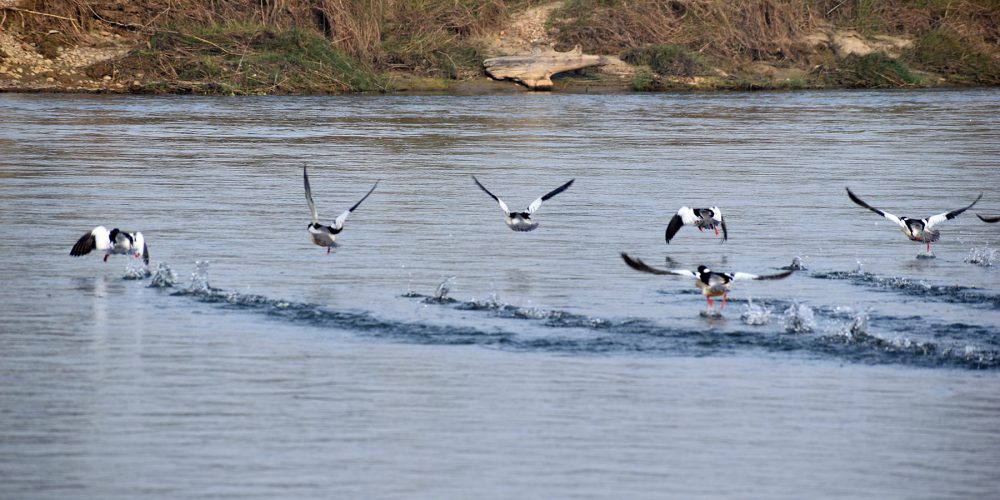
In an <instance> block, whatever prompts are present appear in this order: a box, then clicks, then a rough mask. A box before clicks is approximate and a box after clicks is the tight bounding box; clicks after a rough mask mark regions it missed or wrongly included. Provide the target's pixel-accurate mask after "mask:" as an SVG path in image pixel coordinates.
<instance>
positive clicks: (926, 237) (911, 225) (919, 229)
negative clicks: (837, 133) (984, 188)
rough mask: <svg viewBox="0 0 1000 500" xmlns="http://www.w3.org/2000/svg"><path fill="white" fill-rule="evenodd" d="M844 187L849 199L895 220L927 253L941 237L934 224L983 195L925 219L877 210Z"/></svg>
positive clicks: (958, 212) (966, 208)
mask: <svg viewBox="0 0 1000 500" xmlns="http://www.w3.org/2000/svg"><path fill="white" fill-rule="evenodd" d="M846 189H847V196H849V197H850V198H851V201H853V202H854V203H857V204H858V205H860V206H862V207H865V208H867V209H868V210H871V211H872V212H875V213H877V214H879V215H881V216H882V217H885V218H886V219H888V220H891V221H892V222H895V223H896V224H898V225H899V227H900V229H901V230H902V231H903V234H904V235H906V237H907V238H909V239H911V240H913V241H916V242H920V243H926V244H927V253H928V254H930V253H931V243H933V242H935V241H937V240H938V239H940V238H941V232H940V231H938V230H937V229H934V226H936V225H938V224H940V223H942V222H944V221H946V220H951V219H954V218H955V217H958V216H959V214H961V213H962V212H964V211H966V210H968V209H970V208H972V206H973V205H975V204H976V202H978V201H979V199H980V198H982V197H983V193H979V196H978V197H977V198H976V199H975V200H974V201H973V202H972V203H970V204H969V206H967V207H965V208H959V209H957V210H952V211H950V212H943V213H940V214H937V215H933V216H931V217H928V218H926V219H911V218H909V217H897V216H895V215H892V214H890V213H889V212H885V211H882V210H879V209H877V208H875V207H873V206H871V205H869V204H867V203H865V202H864V201H863V200H862V199H861V198H858V197H857V196H856V195H855V194H854V193H852V192H851V188H846ZM980 218H982V217H980ZM984 220H985V219H984Z"/></svg>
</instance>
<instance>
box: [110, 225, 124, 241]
mask: <svg viewBox="0 0 1000 500" xmlns="http://www.w3.org/2000/svg"><path fill="white" fill-rule="evenodd" d="M120 232H121V231H119V230H118V228H117V227H116V228H114V229H112V230H111V233H110V234H108V238H109V239H111V242H112V243H113V242H114V241H115V239H117V238H118V233H120Z"/></svg>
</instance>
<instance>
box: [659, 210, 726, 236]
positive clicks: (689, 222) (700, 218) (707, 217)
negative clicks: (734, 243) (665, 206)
mask: <svg viewBox="0 0 1000 500" xmlns="http://www.w3.org/2000/svg"><path fill="white" fill-rule="evenodd" d="M684 226H696V227H697V228H698V230H699V231H704V230H705V229H712V230H714V231H715V235H716V236H718V235H719V228H720V227H721V228H722V241H723V242H724V241H726V240H727V239H729V233H728V232H727V231H726V219H724V218H723V217H722V210H719V207H712V208H688V207H681V208H680V210H678V211H677V213H676V214H674V216H673V217H672V218H671V219H670V224H668V225H667V232H666V239H667V244H669V243H670V240H672V239H673V238H674V235H676V234H677V231H680V229H681V228H682V227H684Z"/></svg>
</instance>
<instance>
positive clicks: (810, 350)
mask: <svg viewBox="0 0 1000 500" xmlns="http://www.w3.org/2000/svg"><path fill="white" fill-rule="evenodd" d="M207 272H208V263H207V262H199V263H198V266H197V269H196V270H195V271H194V272H193V273H192V275H191V280H190V283H189V284H188V286H187V287H186V288H181V289H177V287H176V286H173V285H170V286H172V288H170V291H169V293H170V295H171V296H175V297H183V298H187V299H192V300H196V301H199V302H202V303H208V304H213V305H217V306H219V307H223V308H232V309H237V310H241V311H249V312H255V313H259V314H265V315H267V316H269V317H274V318H277V319H280V320H283V321H288V322H291V323H296V324H304V325H309V326H314V327H319V328H335V329H339V330H343V331H348V332H351V333H353V334H356V335H361V336H370V337H373V338H377V339H388V340H393V341H401V342H413V343H422V344H434V345H456V344H462V345H468V344H472V345H481V346H485V347H494V348H502V349H506V350H514V351H546V352H558V353H573V354H579V355H608V354H639V355H662V356H713V355H733V354H738V353H744V352H748V351H750V352H765V353H766V352H770V353H788V352H797V353H800V354H802V355H805V356H810V357H830V356H832V357H835V358H837V359H842V360H846V361H849V362H861V363H898V364H907V365H915V366H925V367H938V366H946V367H961V368H974V369H997V368H1000V354H998V351H997V350H996V349H994V348H989V347H985V346H984V344H982V343H976V342H964V343H960V344H958V345H953V346H946V345H944V344H943V343H942V342H941V341H916V340H911V339H909V338H908V337H906V335H905V333H906V331H905V330H903V331H900V332H898V333H896V334H891V333H890V335H888V336H886V335H885V334H883V335H882V336H878V335H875V334H873V333H871V332H870V331H869V329H870V327H869V324H870V321H874V320H876V319H877V320H878V321H880V322H881V321H882V319H881V318H872V319H871V320H870V319H869V313H868V312H867V311H865V312H857V311H853V310H851V309H847V308H834V309H827V308H822V307H812V308H810V307H808V306H804V305H802V304H796V303H785V302H782V301H770V302H769V303H766V304H765V303H761V304H756V303H752V302H750V301H748V303H747V306H746V309H747V310H754V309H753V308H758V307H759V308H762V309H761V310H767V311H773V310H775V308H777V310H782V309H784V310H785V313H784V314H783V315H782V320H783V328H784V329H785V330H787V329H788V324H789V321H791V320H790V319H789V318H790V317H792V316H794V317H796V318H798V319H796V320H795V321H796V322H797V323H796V324H798V325H799V326H797V327H796V328H793V329H792V330H794V331H796V332H797V333H796V334H794V335H789V334H787V333H784V331H765V330H761V327H760V326H754V325H749V326H747V327H746V328H745V329H744V328H741V327H743V326H744V325H743V323H740V324H738V325H737V326H736V328H735V329H730V328H720V329H716V328H707V329H706V328H691V327H690V326H677V325H664V324H661V323H658V322H656V321H653V320H650V319H643V318H599V317H592V316H588V315H585V314H577V313H573V312H569V311H560V310H550V309H544V308H538V307H521V306H517V305H514V304H509V303H506V302H504V301H503V300H501V299H500V297H498V296H496V295H491V296H488V297H485V298H471V299H469V300H459V299H455V298H452V297H450V296H449V294H450V290H449V287H448V284H450V283H451V281H450V280H445V281H444V282H443V283H442V285H444V286H438V287H437V289H436V290H435V292H434V293H433V294H431V295H422V294H419V293H416V292H409V293H407V294H405V295H404V296H405V297H408V298H411V299H414V300H419V301H420V302H422V303H425V304H435V305H439V306H441V307H446V308H451V309H454V310H458V311H474V312H480V313H483V314H486V315H489V316H491V317H496V318H502V319H509V320H515V321H530V322H532V323H533V326H540V327H541V331H542V332H543V333H542V334H538V331H539V330H538V328H532V329H519V328H516V326H513V327H512V326H509V325H508V326H507V327H505V328H507V329H509V330H513V331H504V330H498V329H494V328H490V329H489V330H484V329H481V328H476V327H468V326H460V325H447V324H431V323H424V322H416V321H412V322H411V321H399V320H393V319H386V318H381V317H379V316H378V315H377V314H374V313H370V312H367V311H343V310H335V309H331V308H329V307H327V306H323V305H320V304H311V303H305V302H295V301H288V300H282V299H276V298H271V297H267V296H264V295H256V294H244V293H238V292H232V291H226V290H222V289H218V288H214V287H212V286H211V285H210V283H209V281H208V275H207ZM157 276H159V277H160V278H156V277H157ZM171 276H173V272H172V271H170V269H169V266H166V265H161V266H160V268H159V269H158V270H157V273H156V274H155V275H154V279H159V280H163V281H164V282H170V280H171V279H175V277H171ZM165 291H166V289H165ZM790 311H791V312H790ZM806 311H808V312H806ZM768 314H770V313H768ZM905 321H907V319H905V318H904V319H903V322H904V323H905ZM745 322H746V321H744V323H745ZM512 325H513V324H512ZM970 328H971V329H972V330H970V332H971V334H970V337H972V336H975V335H977V333H976V332H975V328H974V327H970ZM522 330H527V331H528V332H529V333H525V332H524V331H522ZM810 331H811V332H813V333H809V332H810ZM530 332H534V333H530ZM979 333H982V332H979ZM988 345H1000V339H996V342H993V343H991V344H988Z"/></svg>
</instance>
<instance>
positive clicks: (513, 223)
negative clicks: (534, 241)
mask: <svg viewBox="0 0 1000 500" xmlns="http://www.w3.org/2000/svg"><path fill="white" fill-rule="evenodd" d="M472 180H473V181H475V183H476V185H477V186H479V189H482V190H483V192H485V193H486V194H488V195H490V198H493V199H494V200H495V201H496V202H497V203H499V204H500V209H501V210H503V213H504V217H505V218H504V222H505V223H506V224H507V227H509V228H511V229H513V230H514V231H534V230H535V228H537V227H538V223H537V222H535V221H533V220H531V215H532V214H534V213H535V212H537V211H538V209H539V208H541V207H542V202H544V201H547V200H548V199H549V198H552V197H553V196H555V195H557V194H559V193H561V192H563V191H565V190H566V189H567V188H569V187H570V186H571V185H573V181H575V180H576V179H570V180H569V182H567V183H566V184H563V185H562V186H559V187H557V188H555V189H553V190H552V191H549V192H548V193H546V194H545V195H543V196H542V197H541V198H538V199H537V200H535V201H533V202H531V204H530V205H528V208H526V209H525V210H524V211H523V212H511V211H510V209H509V208H507V204H506V203H504V202H503V200H501V199H500V198H497V195H495V194H493V193H491V192H490V190H489V189H486V187H485V186H483V185H482V184H481V183H480V182H479V179H476V176H474V175H473V176H472Z"/></svg>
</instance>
